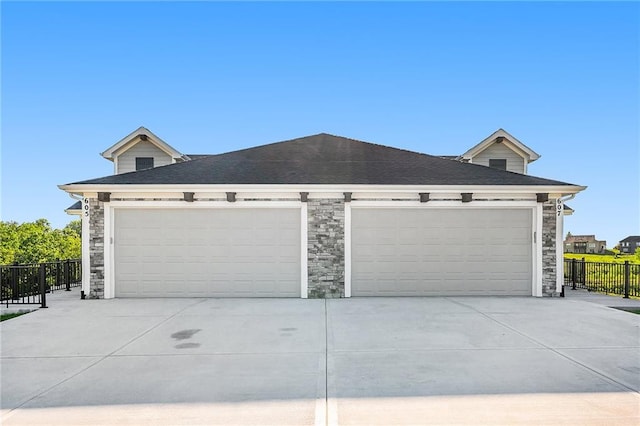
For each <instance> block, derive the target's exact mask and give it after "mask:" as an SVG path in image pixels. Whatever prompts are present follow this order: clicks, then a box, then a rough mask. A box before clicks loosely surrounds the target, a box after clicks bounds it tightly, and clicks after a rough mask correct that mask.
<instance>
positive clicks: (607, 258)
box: [564, 253, 640, 265]
mask: <svg viewBox="0 0 640 426" xmlns="http://www.w3.org/2000/svg"><path fill="white" fill-rule="evenodd" d="M583 257H584V260H585V261H587V262H605V263H624V262H625V260H628V261H629V263H632V264H636V265H640V259H638V257H637V256H636V255H635V254H619V255H618V257H615V256H614V255H612V254H576V253H565V254H564V258H565V259H577V260H582V258H583Z"/></svg>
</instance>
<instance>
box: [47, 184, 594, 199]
mask: <svg viewBox="0 0 640 426" xmlns="http://www.w3.org/2000/svg"><path fill="white" fill-rule="evenodd" d="M58 188H60V189H62V190H63V191H66V192H69V193H72V194H83V193H95V192H120V193H126V192H156V193H157V192H185V191H188V192H193V191H200V192H206V191H251V192H349V191H351V192H432V193H438V192H440V193H445V192H448V193H450V192H491V193H528V194H531V193H553V194H561V196H564V195H570V194H577V193H579V192H581V191H583V190H585V189H586V188H587V187H586V186H578V185H364V184H165V185H152V184H144V185H143V184H120V185H114V184H66V185H58Z"/></svg>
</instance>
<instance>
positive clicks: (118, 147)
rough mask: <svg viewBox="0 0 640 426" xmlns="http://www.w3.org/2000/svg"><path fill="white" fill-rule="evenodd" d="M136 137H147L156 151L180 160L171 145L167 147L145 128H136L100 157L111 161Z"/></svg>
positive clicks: (178, 153)
mask: <svg viewBox="0 0 640 426" xmlns="http://www.w3.org/2000/svg"><path fill="white" fill-rule="evenodd" d="M138 135H145V136H147V137H148V138H149V141H150V142H151V143H153V144H154V145H155V146H157V147H158V149H160V150H162V151H163V152H165V153H166V154H167V155H169V156H170V157H171V158H173V159H175V158H182V154H181V153H180V152H178V151H177V150H176V149H175V148H174V147H172V146H171V145H169V144H168V143H166V142H165V141H163V140H162V139H160V138H159V137H158V136H156V135H155V134H154V133H153V132H151V131H150V130H149V129H147V128H146V127H139V128H137V129H136V130H134V131H133V132H131V133H129V134H128V135H127V136H125V137H124V138H122V139H120V140H119V141H118V142H116V143H115V144H113V145H112V146H110V147H109V148H107V149H106V150H105V151H104V152H102V153H101V154H100V155H102V156H103V157H104V158H106V159H108V160H113V158H114V157H117V156H118V155H119V152H120V151H122V150H125V149H126V148H127V147H129V145H130V143H131V142H132V141H133V139H135V138H136V137H137V136H138Z"/></svg>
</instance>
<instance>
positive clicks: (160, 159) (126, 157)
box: [117, 141, 172, 174]
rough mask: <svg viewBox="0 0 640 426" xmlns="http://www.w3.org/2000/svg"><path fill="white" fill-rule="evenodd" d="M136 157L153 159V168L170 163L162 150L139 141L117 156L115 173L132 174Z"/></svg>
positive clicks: (170, 159)
mask: <svg viewBox="0 0 640 426" xmlns="http://www.w3.org/2000/svg"><path fill="white" fill-rule="evenodd" d="M136 157H153V166H154V167H159V166H166V165H167V164H171V163H172V158H171V156H170V155H167V154H166V153H165V152H164V151H163V150H161V149H160V148H158V147H157V146H155V145H154V144H153V143H151V142H149V141H140V142H138V143H136V144H135V145H133V146H132V147H131V148H129V149H128V150H126V151H125V152H123V153H122V154H120V155H119V156H118V170H117V173H118V174H120V173H127V172H134V171H135V170H136Z"/></svg>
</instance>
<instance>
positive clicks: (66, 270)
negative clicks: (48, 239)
mask: <svg viewBox="0 0 640 426" xmlns="http://www.w3.org/2000/svg"><path fill="white" fill-rule="evenodd" d="M64 282H65V284H66V288H65V290H66V291H71V277H70V275H69V259H67V260H65V261H64Z"/></svg>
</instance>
